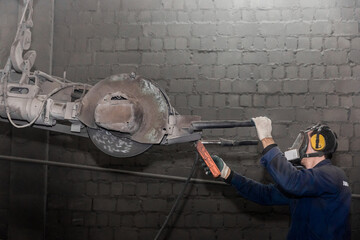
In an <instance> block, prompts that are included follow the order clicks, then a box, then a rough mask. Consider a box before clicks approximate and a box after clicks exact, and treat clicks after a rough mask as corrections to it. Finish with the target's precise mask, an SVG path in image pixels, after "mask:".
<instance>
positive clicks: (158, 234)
mask: <svg viewBox="0 0 360 240" xmlns="http://www.w3.org/2000/svg"><path fill="white" fill-rule="evenodd" d="M198 160H199V154H198V153H197V152H196V158H195V161H194V164H193V166H192V169H191V172H190V175H189V177H188V178H187V179H186V182H185V184H184V187H183V189H182V190H181V192H180V193H179V195H178V196H177V198H176V200H175V203H174V205H173V206H172V208H171V210H170V212H169V214H168V215H167V216H166V218H165V221H164V223H163V225H162V226H161V228H160V230H159V231H158V233H157V234H156V236H155V238H154V240H158V239H159V237H160V235H161V233H162V232H163V230H164V228H165V227H166V225H167V223H168V222H169V220H170V218H171V216H172V215H173V214H174V212H175V210H176V207H177V205H178V204H179V201H180V199H181V198H182V197H183V196H184V192H185V189H186V187H187V185H188V184H189V182H190V179H191V177H192V175H193V174H194V172H195V167H196V163H197V161H198Z"/></svg>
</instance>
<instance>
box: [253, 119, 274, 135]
mask: <svg viewBox="0 0 360 240" xmlns="http://www.w3.org/2000/svg"><path fill="white" fill-rule="evenodd" d="M252 120H253V122H254V123H255V126H256V131H257V134H258V137H259V139H260V141H261V140H263V139H264V138H272V136H271V131H272V126H271V120H270V119H269V118H267V117H256V118H252Z"/></svg>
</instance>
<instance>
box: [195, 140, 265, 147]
mask: <svg viewBox="0 0 360 240" xmlns="http://www.w3.org/2000/svg"><path fill="white" fill-rule="evenodd" d="M201 143H202V144H204V145H221V146H228V147H231V146H250V145H258V144H259V141H258V140H243V141H237V140H229V139H223V138H220V139H219V140H201Z"/></svg>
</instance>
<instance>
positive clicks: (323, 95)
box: [0, 0, 360, 239]
mask: <svg viewBox="0 0 360 240" xmlns="http://www.w3.org/2000/svg"><path fill="white" fill-rule="evenodd" d="M6 2H7V1H6ZM15 2H16V3H17V4H18V2H17V1H15ZM0 4H1V7H0V13H1V14H0V17H1V19H9V20H7V21H0V26H1V30H3V29H8V31H6V33H9V34H6V35H5V34H4V33H5V32H4V31H1V32H0V39H1V41H0V46H1V49H0V53H1V55H0V56H1V57H0V63H1V66H3V65H4V58H5V56H6V55H7V54H5V52H6V51H8V50H6V49H7V48H8V47H9V44H10V43H11V40H7V39H8V38H9V36H10V35H11V36H12V34H10V32H11V29H12V27H15V25H16V24H15V22H16V19H13V20H14V21H12V20H11V19H12V18H11V16H13V15H11V14H8V12H10V9H11V7H15V8H16V7H17V6H16V5H14V3H6V4H5V3H4V1H2V2H0ZM4 4H5V7H2V6H3V5H4ZM359 9H360V5H359V1H355V0H333V1H323V0H313V1H299V0H270V1H245V0H101V1H100V0H76V1H75V0H62V1H55V12H54V16H55V19H54V38H53V39H54V40H53V45H54V47H53V61H52V71H53V74H55V75H58V76H62V75H63V72H64V71H66V72H67V77H68V78H69V79H71V80H72V81H80V82H88V83H92V84H94V83H96V82H97V81H99V80H101V79H103V78H105V77H107V76H109V75H111V74H116V73H120V72H132V71H134V72H136V73H137V74H141V75H143V76H146V77H148V78H152V79H153V80H154V81H156V82H157V83H159V84H160V85H161V86H162V87H163V88H164V89H165V91H166V92H167V93H168V95H169V97H170V99H171V103H172V104H173V105H174V107H175V108H176V109H177V110H178V111H179V112H180V113H181V114H193V115H201V116H202V118H203V119H204V120H216V119H221V120H227V119H237V120H248V119H250V118H251V117H254V116H260V115H267V116H269V117H270V118H271V119H272V120H273V123H274V125H273V137H274V138H275V140H276V141H277V142H278V143H279V146H280V147H281V148H282V149H283V150H285V149H286V148H287V147H289V145H290V143H291V142H292V141H293V140H294V138H295V137H296V135H297V133H298V131H299V130H300V129H303V128H305V127H307V126H309V125H311V124H313V123H316V122H318V121H323V122H325V123H328V124H329V125H330V126H331V128H333V129H334V130H335V132H337V134H338V136H339V148H338V153H337V154H336V155H335V158H334V160H333V162H334V164H335V165H337V166H339V167H341V168H343V169H344V170H345V172H346V174H347V175H348V177H349V179H350V186H351V188H352V190H353V193H355V194H358V193H360V178H359V176H360V175H359V174H358V173H359V171H360V165H359V161H360V159H359V156H360V155H359V151H360V147H359V146H360V125H359V121H358V120H359V118H360V98H359V96H358V95H359V94H358V93H359V91H360V82H359V79H358V77H359V75H360V59H359V56H360V36H359V26H358V21H359V14H360V10H359ZM15 12H17V10H15ZM34 14H35V15H36V14H39V12H35V13H34ZM4 16H10V18H5V17H4ZM13 18H14V17H13ZM34 38H35V36H34ZM11 39H12V37H11ZM6 44H8V45H7V46H4V45H6ZM1 129H2V131H1V134H2V137H1V138H0V139H1V142H2V144H0V150H1V154H3V155H7V154H9V153H11V150H9V149H11V141H12V138H11V135H10V134H9V133H10V129H9V126H8V125H6V124H5V125H4V124H2V125H1ZM204 135H205V137H206V138H207V139H217V138H219V137H224V138H236V139H248V137H249V136H255V135H256V133H255V130H254V129H243V128H240V129H238V130H233V129H222V130H206V131H205V132H204ZM48 147H49V150H48V156H49V159H51V160H53V161H60V162H68V163H77V164H88V165H94V166H101V167H111V168H119V169H124V170H133V171H144V172H154V173H158V174H166V175H178V176H184V177H185V176H187V175H188V173H189V171H190V168H191V165H192V162H193V157H194V148H193V145H192V144H179V145H176V146H170V147H165V146H162V147H159V146H154V147H152V148H151V149H150V150H149V151H148V152H146V153H145V154H144V155H140V156H137V157H135V158H132V159H125V160H124V159H114V158H110V157H108V156H105V155H104V154H103V153H101V152H99V151H98V150H97V149H96V148H95V147H94V146H93V145H92V143H91V142H90V141H89V140H86V139H81V138H78V137H72V136H64V135H61V134H51V135H50V137H49V145H48ZM208 150H209V151H210V152H212V153H216V154H218V155H220V156H221V157H223V158H224V159H225V160H226V163H227V164H228V165H229V166H230V167H231V168H232V169H234V170H236V171H238V172H240V173H242V174H244V175H245V176H247V177H250V178H253V179H255V180H258V181H262V182H271V179H270V177H269V176H268V175H267V174H266V173H265V172H264V170H263V168H262V167H260V164H259V158H260V151H261V149H260V148H258V147H254V146H253V147H234V148H229V147H226V148H220V147H209V149H208ZM33 151H37V150H35V149H34V150H33ZM1 166H2V167H1V170H0V171H1V172H2V174H1V179H3V180H4V181H2V183H1V185H0V186H1V191H0V195H1V198H2V199H1V201H0V213H1V215H0V220H1V223H0V231H1V237H3V238H6V236H7V231H8V222H7V219H8V218H7V214H8V196H9V192H8V190H7V189H8V185H9V184H8V183H9V179H10V177H11V172H9V165H8V164H7V163H4V162H2V163H1ZM196 177H199V178H206V179H209V180H211V178H209V177H206V176H204V173H203V171H202V170H201V169H199V170H198V171H197V173H196ZM47 180H48V186H47V196H46V197H47V205H46V228H45V229H46V233H45V234H46V237H47V239H152V238H153V237H154V236H155V235H156V232H157V230H158V229H159V228H160V225H161V223H162V222H163V221H164V218H165V216H166V214H167V213H168V211H169V210H170V208H171V205H172V203H173V201H174V199H175V197H176V195H177V193H178V192H179V191H180V190H181V187H182V184H181V183H179V182H175V181H168V180H155V179H145V178H139V177H135V176H126V175H117V174H113V173H101V172H90V171H79V170H75V169H74V170H70V169H62V168H57V167H49V169H48V178H47ZM185 200H186V201H184V202H183V203H182V205H181V208H180V211H178V212H177V213H176V214H175V217H174V219H173V220H172V226H173V227H172V228H171V231H167V235H166V239H229V238H233V237H234V236H236V237H237V238H238V239H284V238H285V236H286V233H287V230H288V227H289V216H288V209H287V208H286V207H285V208H284V207H265V206H259V205H256V204H254V203H251V202H249V201H246V200H244V199H243V198H240V197H239V196H237V195H236V193H235V191H233V190H232V189H231V188H228V187H226V188H225V187H222V186H213V185H205V184H196V185H192V186H191V187H190V188H189V189H188V191H187V192H186V196H185ZM351 211H352V213H351V218H352V231H353V239H358V238H359V237H360V229H359V228H360V226H359V224H360V221H359V218H360V214H359V213H360V203H359V200H357V199H353V203H352V210H351Z"/></svg>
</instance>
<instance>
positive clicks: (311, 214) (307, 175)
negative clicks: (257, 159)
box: [213, 117, 351, 240]
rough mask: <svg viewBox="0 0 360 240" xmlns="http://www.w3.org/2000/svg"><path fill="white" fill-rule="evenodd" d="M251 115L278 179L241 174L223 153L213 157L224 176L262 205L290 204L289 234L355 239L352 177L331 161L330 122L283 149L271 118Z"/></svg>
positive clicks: (269, 168) (265, 162)
mask: <svg viewBox="0 0 360 240" xmlns="http://www.w3.org/2000/svg"><path fill="white" fill-rule="evenodd" d="M252 120H253V122H254V123H255V126H256V130H257V134H258V137H259V139H260V140H261V142H262V144H263V147H264V150H263V152H262V154H263V156H262V158H261V164H262V165H263V166H264V167H265V168H266V169H267V171H268V172H269V174H270V175H271V176H272V178H273V180H274V182H275V184H269V185H264V184H261V183H259V182H256V181H253V180H251V179H248V178H246V177H244V176H241V175H239V174H237V173H235V172H234V171H232V170H231V169H230V168H229V167H228V166H227V165H226V164H225V162H224V161H223V160H222V159H221V158H220V157H218V156H213V159H214V161H215V163H216V165H217V166H218V168H219V170H220V171H221V177H222V178H223V179H224V181H225V182H227V183H229V184H231V185H233V186H234V187H235V188H236V189H237V191H238V192H239V194H240V195H242V196H243V197H244V198H246V199H249V200H251V201H254V202H256V203H258V204H262V205H289V207H290V212H291V226H290V230H289V232H288V235H287V239H291V240H292V239H326V240H331V239H336V240H338V239H350V233H351V230H350V223H349V214H350V202H351V192H350V188H349V184H348V180H347V178H346V176H345V174H344V172H343V171H342V170H341V169H340V168H338V167H336V166H333V165H332V164H331V162H330V159H331V157H332V154H333V153H334V152H335V151H336V148H337V140H336V139H337V137H336V134H335V133H334V132H333V131H332V130H331V129H330V128H329V127H328V126H326V125H320V124H318V125H315V126H313V127H311V128H309V129H307V130H306V131H301V133H300V134H299V135H298V137H297V139H296V140H295V142H294V144H293V146H292V147H291V148H290V150H289V151H287V152H285V154H284V153H282V152H281V151H280V149H279V148H278V147H277V145H276V144H275V142H274V140H273V138H272V136H271V131H272V126H271V120H270V119H269V118H267V117H257V118H253V119H252ZM291 161H298V162H299V163H301V165H302V166H303V167H304V168H303V169H301V170H299V169H297V168H296V167H294V166H293V164H291V163H290V162H291Z"/></svg>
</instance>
